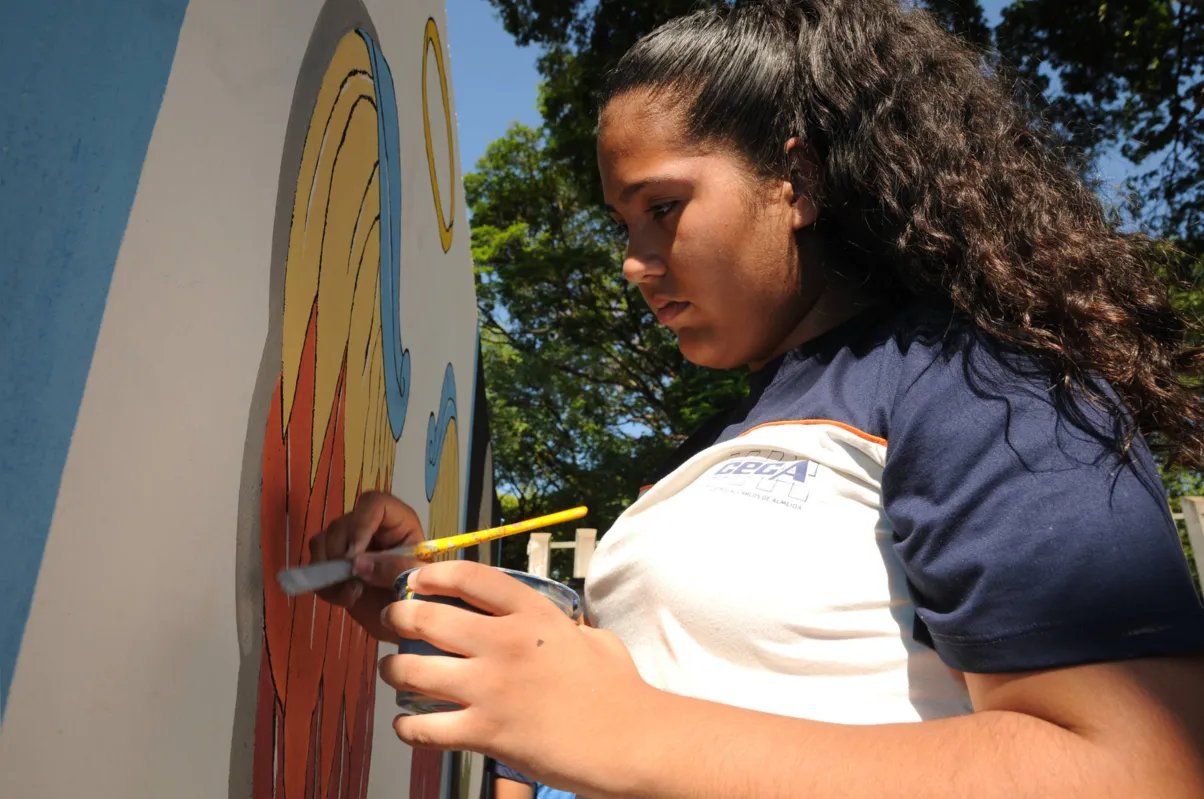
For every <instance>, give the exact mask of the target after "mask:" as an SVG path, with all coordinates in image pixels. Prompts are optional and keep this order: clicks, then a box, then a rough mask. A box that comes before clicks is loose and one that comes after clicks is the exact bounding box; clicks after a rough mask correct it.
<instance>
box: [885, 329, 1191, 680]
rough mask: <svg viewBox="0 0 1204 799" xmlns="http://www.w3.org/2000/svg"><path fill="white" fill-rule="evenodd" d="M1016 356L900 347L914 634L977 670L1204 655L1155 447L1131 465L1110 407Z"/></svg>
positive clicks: (894, 416) (895, 492)
mask: <svg viewBox="0 0 1204 799" xmlns="http://www.w3.org/2000/svg"><path fill="white" fill-rule="evenodd" d="M1017 362H1019V361H1017ZM1008 363H1011V361H1009V359H1008V358H1007V357H1005V356H1003V355H1000V354H999V353H998V352H997V351H995V350H994V348H992V347H989V346H983V345H982V344H981V342H979V344H977V345H975V344H972V343H971V344H968V345H966V346H958V347H957V348H955V349H954V351H952V353H950V352H948V351H947V352H945V353H937V352H936V351H935V350H934V349H931V348H924V347H918V346H917V347H913V348H912V351H911V352H910V353H908V354H907V355H906V356H904V358H903V363H902V365H901V373H900V375H899V377H900V383H899V389H898V393H897V395H896V399H895V401H894V405H893V408H892V410H891V414H890V422H889V431H888V446H887V455H886V467H885V470H884V473H883V483H882V490H883V499H884V503H885V510H886V514H887V516H888V517H889V518H890V520H891V522H892V524H893V526H894V530H895V536H896V543H895V551H896V552H897V553H898V555H899V557H900V558H901V560H902V562H903V565H904V569H905V571H906V573H907V576H908V580H909V582H910V588H911V591H912V594H913V598H914V600H915V603H916V607H917V611H916V613H917V617H918V618H917V620H916V629H915V637H916V638H917V639H918V640H920V641H922V642H924V643H927V644H929V645H930V646H933V647H934V648H935V649H936V651H937V652H938V654H939V655H940V656H941V659H942V660H943V661H944V662H945V663H946V664H948V665H949V666H951V667H953V668H956V669H959V670H962V671H967V672H978V673H1002V672H1015V671H1024V670H1029V669H1043V668H1055V667H1060V666H1071V665H1080V664H1085V663H1092V662H1104V661H1115V660H1124V659H1129V658H1137V657H1146V656H1156V655H1170V654H1181V653H1189V652H1204V606H1202V604H1201V601H1200V599H1199V597H1198V596H1197V594H1196V589H1195V586H1194V584H1193V581H1192V579H1191V574H1190V571H1189V567H1188V564H1187V558H1186V555H1185V553H1184V551H1183V548H1182V545H1181V544H1180V541H1179V536H1178V533H1177V531H1176V529H1175V526H1174V522H1173V521H1172V519H1171V516H1170V510H1169V508H1168V506H1167V501H1166V496H1165V494H1164V493H1163V490H1162V486H1161V483H1160V481H1159V479H1158V474H1157V470H1156V468H1155V466H1154V462H1153V458H1152V457H1151V455H1150V452H1149V449H1148V448H1147V447H1146V445H1145V442H1144V441H1142V440H1141V439H1140V438H1138V439H1137V440H1136V441H1135V442H1134V444H1133V448H1132V455H1131V458H1130V460H1129V461H1128V462H1127V463H1121V462H1120V459H1119V458H1118V457H1117V456H1115V455H1114V454H1112V452H1113V450H1112V449H1111V444H1110V439H1109V436H1110V435H1111V433H1112V429H1113V425H1112V423H1111V420H1110V418H1109V416H1108V415H1107V414H1106V413H1105V412H1103V411H1101V410H1098V409H1096V408H1094V407H1090V406H1088V405H1086V404H1085V403H1083V402H1079V403H1075V406H1073V407H1072V409H1071V412H1069V413H1068V412H1067V410H1066V409H1065V408H1063V407H1060V406H1056V405H1055V403H1054V402H1053V401H1052V399H1051V393H1050V392H1049V390H1048V385H1049V383H1048V382H1046V381H1043V380H1042V379H1040V378H1038V377H1034V376H1022V375H1021V374H1019V373H1018V372H1017V371H1016V370H1014V369H1012V368H1009V367H1008V366H1007V365H1006V364H1008ZM1074 407H1077V409H1078V411H1077V412H1074Z"/></svg>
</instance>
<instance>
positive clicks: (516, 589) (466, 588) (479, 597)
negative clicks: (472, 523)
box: [409, 560, 554, 616]
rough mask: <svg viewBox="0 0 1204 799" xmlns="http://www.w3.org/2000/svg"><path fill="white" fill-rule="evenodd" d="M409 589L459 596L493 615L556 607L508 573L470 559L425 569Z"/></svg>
mask: <svg viewBox="0 0 1204 799" xmlns="http://www.w3.org/2000/svg"><path fill="white" fill-rule="evenodd" d="M409 586H410V588H412V589H414V592H415V593H418V594H435V595H438V596H450V597H458V598H460V599H463V600H464V601H465V602H467V603H468V604H470V605H472V606H473V607H474V608H480V609H481V610H482V611H484V612H485V613H488V614H490V615H492V616H508V615H510V614H512V613H518V612H520V611H524V610H533V611H541V610H545V609H552V608H554V606H553V605H552V603H551V600H549V599H548V598H547V597H545V596H544V595H543V594H541V593H539V592H538V591H536V590H535V589H533V588H531V587H529V586H527V585H524V584H523V583H520V582H519V581H518V580H516V579H514V578H513V577H511V576H510V575H508V574H506V573H505V572H502V571H498V570H497V569H494V568H492V567H490V566H486V565H484V564H481V563H474V562H473V561H469V560H449V561H444V562H442V563H431V564H428V565H426V566H423V567H422V568H421V569H419V570H418V571H416V572H414V573H413V574H411V575H410V577H409Z"/></svg>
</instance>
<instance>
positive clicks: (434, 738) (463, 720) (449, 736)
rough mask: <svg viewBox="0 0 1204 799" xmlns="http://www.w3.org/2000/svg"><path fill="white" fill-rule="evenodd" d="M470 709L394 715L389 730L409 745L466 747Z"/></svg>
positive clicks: (426, 747)
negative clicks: (395, 716) (391, 729)
mask: <svg viewBox="0 0 1204 799" xmlns="http://www.w3.org/2000/svg"><path fill="white" fill-rule="evenodd" d="M471 714H472V710H471V709H465V710H451V711H446V712H443V713H424V714H422V715H419V716H398V717H397V718H395V719H393V731H394V732H396V733H397V737H398V738H400V739H401V740H402V742H403V743H406V744H408V745H410V746H413V747H417V748H421V749H444V750H447V749H467V748H468V744H469V740H468V735H467V730H468V727H469V723H470V716H471Z"/></svg>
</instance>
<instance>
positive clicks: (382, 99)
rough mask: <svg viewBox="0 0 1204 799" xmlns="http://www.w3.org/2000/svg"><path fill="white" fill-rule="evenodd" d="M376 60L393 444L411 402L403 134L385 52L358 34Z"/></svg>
mask: <svg viewBox="0 0 1204 799" xmlns="http://www.w3.org/2000/svg"><path fill="white" fill-rule="evenodd" d="M357 33H359V35H360V37H361V38H362V39H363V40H364V42H365V43H367V45H368V52H369V53H370V55H371V57H372V82H373V84H374V85H375V86H376V118H377V135H378V138H379V139H380V144H379V145H378V146H379V150H380V154H379V160H380V325H381V339H382V343H383V350H384V352H383V356H384V363H385V405H386V406H387V408H388V410H389V427H390V428H391V429H392V431H393V440H394V441H397V440H399V439H400V438H401V432H402V430H404V429H405V424H406V409H407V408H408V407H409V403H410V351H409V350H407V349H405V348H404V347H402V345H401V327H400V325H401V321H400V317H401V314H400V311H399V310H398V305H399V302H400V299H399V295H398V285H399V282H400V280H401V154H400V146H401V144H400V142H401V134H400V132H399V129H398V124H397V96H396V94H395V93H394V91H393V73H392V71H390V69H389V62H388V61H386V60H385V56H384V53H382V52H381V51H380V48H379V47H378V46H377V45H376V42H375V41H373V40H372V37H371V36H369V35H368V33H367V32H366V31H362V30H360V31H357Z"/></svg>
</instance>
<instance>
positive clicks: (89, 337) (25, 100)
mask: <svg viewBox="0 0 1204 799" xmlns="http://www.w3.org/2000/svg"><path fill="white" fill-rule="evenodd" d="M187 6H188V1H187V0H105V2H96V0H37V1H36V2H21V3H6V4H5V9H4V12H3V14H2V15H0V16H2V17H3V22H2V23H0V508H3V509H4V519H3V521H2V522H0V552H3V555H2V556H0V718H3V714H4V709H5V707H6V706H7V704H8V690H9V686H10V684H11V683H12V676H13V669H14V668H15V665H16V661H17V652H18V650H19V649H20V645H21V635H22V633H23V631H24V629H25V621H26V619H27V617H28V616H29V606H30V601H31V599H32V596H33V589H34V583H35V582H36V581H37V575H38V569H39V568H40V566H41V562H42V552H43V550H44V549H45V545H46V535H47V533H48V532H49V530H50V520H51V515H52V514H53V513H54V505H55V501H56V499H57V497H58V490H59V481H60V478H61V476H62V471H63V463H64V461H65V460H66V457H67V447H68V445H69V444H70V442H71V434H72V430H73V429H74V427H75V419H76V415H77V414H78V411H79V404H80V400H81V398H82V396H83V391H84V382H85V380H86V379H87V376H88V368H89V366H90V365H91V362H92V351H93V349H94V348H95V346H96V335H97V332H98V330H99V328H100V319H101V315H102V313H103V312H104V306H105V300H106V297H107V296H108V291H109V281H110V279H111V278H112V275H113V267H114V264H115V263H116V260H117V252H118V250H119V248H120V246H121V239H122V236H123V235H124V233H125V227H126V221H127V219H128V217H129V211H130V205H131V204H132V203H133V200H134V193H135V191H136V190H137V188H138V179H139V176H140V175H141V172H142V162H143V160H144V158H145V157H146V148H147V145H148V144H149V143H150V137H151V132H152V131H153V129H154V124H155V119H156V118H157V116H158V114H159V104H160V103H161V101H162V99H163V91H164V89H165V88H166V86H167V77H168V75H169V74H170V72H171V64H172V59H173V57H174V55H175V51H176V43H177V41H178V39H179V35H180V27H181V25H182V24H183V21H184V11H185V9H186V8H187ZM131 390H136V387H131ZM91 532H92V533H93V534H95V535H104V534H105V531H103V530H95V531H91Z"/></svg>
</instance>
